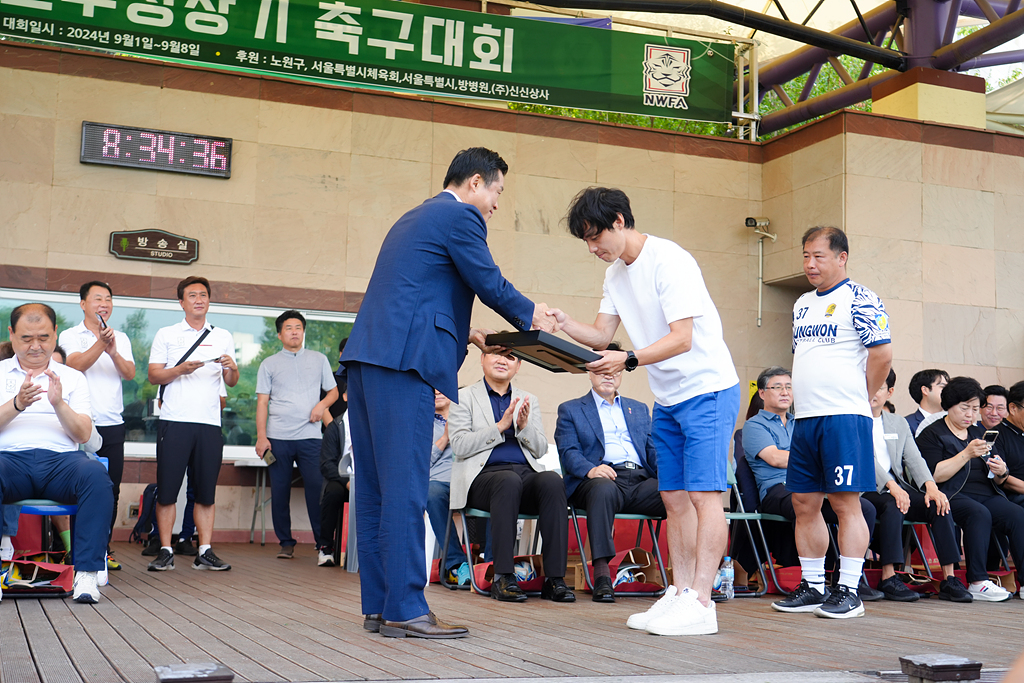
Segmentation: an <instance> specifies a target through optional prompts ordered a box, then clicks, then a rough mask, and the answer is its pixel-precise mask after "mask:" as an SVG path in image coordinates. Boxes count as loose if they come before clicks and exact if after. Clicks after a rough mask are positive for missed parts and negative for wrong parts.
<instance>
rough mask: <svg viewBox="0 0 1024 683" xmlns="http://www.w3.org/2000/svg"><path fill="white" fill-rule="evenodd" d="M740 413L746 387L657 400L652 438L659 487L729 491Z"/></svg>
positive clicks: (683, 489) (666, 489)
mask: <svg viewBox="0 0 1024 683" xmlns="http://www.w3.org/2000/svg"><path fill="white" fill-rule="evenodd" d="M739 412H740V385H738V384H737V385H736V386H733V387H730V388H728V389H723V390H722V391H713V392H711V393H710V394H701V395H700V396H695V397H693V398H691V399H689V400H687V401H683V402H682V403H677V404H675V405H673V406H663V405H659V404H657V403H656V404H654V416H653V419H652V427H651V437H652V438H653V439H654V446H655V448H656V449H657V451H658V490H659V491H724V490H726V488H727V487H728V478H727V472H726V470H727V469H728V466H729V443H730V442H731V441H732V433H733V431H734V430H735V429H736V416H737V415H739Z"/></svg>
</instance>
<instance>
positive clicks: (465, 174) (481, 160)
mask: <svg viewBox="0 0 1024 683" xmlns="http://www.w3.org/2000/svg"><path fill="white" fill-rule="evenodd" d="M499 172H500V173H501V174H502V175H504V174H506V173H508V164H506V163H505V160H504V159H502V158H501V155H499V154H498V153H497V152H492V151H491V150H489V149H487V148H486V147H470V148H469V149H464V150H462V151H461V152H459V153H458V154H456V155H455V158H454V159H452V163H451V164H450V165H449V166H448V173H447V174H446V175H445V177H444V187H449V186H451V187H458V186H459V185H461V184H462V183H464V182H466V181H467V180H469V179H470V178H472V177H473V176H475V175H476V174H477V173H479V174H480V177H481V178H483V179H484V184H485V185H490V184H491V183H493V182H494V181H495V180H497V179H498V173H499Z"/></svg>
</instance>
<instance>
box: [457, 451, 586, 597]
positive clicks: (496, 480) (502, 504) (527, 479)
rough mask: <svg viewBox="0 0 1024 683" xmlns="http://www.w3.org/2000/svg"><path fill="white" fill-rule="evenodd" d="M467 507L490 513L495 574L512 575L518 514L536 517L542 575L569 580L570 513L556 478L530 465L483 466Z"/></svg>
mask: <svg viewBox="0 0 1024 683" xmlns="http://www.w3.org/2000/svg"><path fill="white" fill-rule="evenodd" d="M467 502H468V505H469V507H474V508H477V509H479V510H486V511H487V512H490V513H491V550H492V552H493V554H494V573H495V574H511V573H512V572H513V570H514V565H515V563H514V562H513V561H512V558H513V557H515V542H516V522H517V521H518V518H519V513H520V512H522V513H524V514H527V515H538V516H539V525H540V534H541V537H542V538H543V539H544V549H543V551H542V555H543V558H544V574H545V575H546V576H549V577H552V578H560V577H564V576H565V565H566V554H567V553H568V552H569V512H568V507H567V505H566V502H565V484H563V483H562V478H561V477H560V476H558V473H557V472H535V471H534V470H533V468H532V467H530V466H529V465H526V464H503V465H485V466H484V468H483V469H482V470H481V471H480V474H478V475H476V479H474V480H473V483H472V484H471V485H470V487H469V496H468V501H467Z"/></svg>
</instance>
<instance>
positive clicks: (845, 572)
mask: <svg viewBox="0 0 1024 683" xmlns="http://www.w3.org/2000/svg"><path fill="white" fill-rule="evenodd" d="M863 568H864V558H863V557H847V556H846V555H840V556H839V585H840V586H846V587H847V588H849V589H850V591H852V592H853V593H856V592H857V586H858V585H859V584H860V575H861V570H862V569H863Z"/></svg>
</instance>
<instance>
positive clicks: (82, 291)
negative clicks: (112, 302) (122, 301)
mask: <svg viewBox="0 0 1024 683" xmlns="http://www.w3.org/2000/svg"><path fill="white" fill-rule="evenodd" d="M93 287H102V288H103V289H105V290H107V291H108V292H110V296H114V290H112V289H111V288H110V285H108V284H107V283H106V282H100V281H99V280H89V281H88V282H86V283H85V284H84V285H82V286H81V287H79V288H78V296H79V298H80V299H81V300H82V301H85V297H87V296H89V290H90V289H92V288H93Z"/></svg>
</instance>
